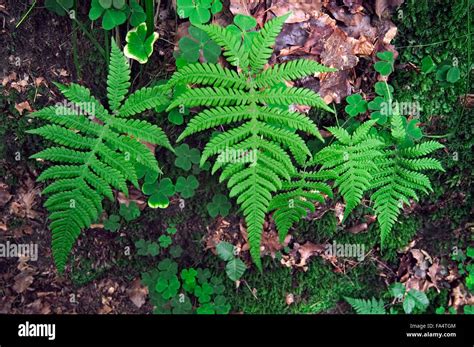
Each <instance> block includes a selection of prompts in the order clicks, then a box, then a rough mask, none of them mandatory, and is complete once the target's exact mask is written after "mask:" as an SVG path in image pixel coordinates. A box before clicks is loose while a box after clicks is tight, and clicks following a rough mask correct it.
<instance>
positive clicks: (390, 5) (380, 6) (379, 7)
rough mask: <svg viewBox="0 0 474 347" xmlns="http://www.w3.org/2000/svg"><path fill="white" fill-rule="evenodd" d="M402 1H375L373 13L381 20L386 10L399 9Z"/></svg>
mask: <svg viewBox="0 0 474 347" xmlns="http://www.w3.org/2000/svg"><path fill="white" fill-rule="evenodd" d="M403 1H404V0H375V13H376V14H377V16H379V18H382V16H383V15H384V14H385V12H386V10H392V9H394V8H396V7H399V6H400V5H401V4H403ZM387 12H388V11H387Z"/></svg>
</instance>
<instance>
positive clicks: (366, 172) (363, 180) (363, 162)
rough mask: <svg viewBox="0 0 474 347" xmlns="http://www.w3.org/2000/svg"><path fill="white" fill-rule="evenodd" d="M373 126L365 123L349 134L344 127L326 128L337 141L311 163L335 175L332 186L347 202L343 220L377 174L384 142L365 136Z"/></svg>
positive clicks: (371, 123)
mask: <svg viewBox="0 0 474 347" xmlns="http://www.w3.org/2000/svg"><path fill="white" fill-rule="evenodd" d="M374 124H375V121H368V122H365V123H364V124H363V125H361V126H359V128H358V129H357V130H356V131H355V132H354V133H353V134H352V135H349V133H348V132H347V131H346V130H345V129H343V128H336V127H332V128H328V130H329V131H330V132H331V133H332V134H333V135H334V136H335V137H336V138H337V139H338V141H337V142H335V143H334V144H332V145H330V146H328V147H326V148H324V149H322V150H321V151H320V152H318V154H317V155H316V156H315V158H314V161H313V163H317V164H321V165H322V168H323V169H325V170H329V171H330V172H333V173H334V174H335V176H336V179H335V181H334V183H335V187H338V188H339V193H340V194H341V195H342V196H343V197H344V201H345V203H346V207H345V210H344V219H346V218H347V217H348V215H349V214H350V212H351V211H352V210H353V209H354V208H355V207H356V206H357V205H359V203H360V202H361V200H362V197H363V195H364V193H365V192H366V191H367V190H368V189H369V188H370V186H371V183H372V179H373V175H374V173H375V172H376V171H377V166H376V164H375V160H376V159H377V158H378V157H380V156H382V155H383V153H382V151H381V148H382V147H383V146H384V143H383V142H382V141H380V140H378V139H376V138H372V137H370V136H369V134H368V133H369V130H370V128H371V127H372V126H373V125H374Z"/></svg>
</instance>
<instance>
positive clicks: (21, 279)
mask: <svg viewBox="0 0 474 347" xmlns="http://www.w3.org/2000/svg"><path fill="white" fill-rule="evenodd" d="M14 279H15V284H14V285H13V290H14V291H15V292H17V293H18V294H21V293H23V292H24V291H25V290H26V289H28V288H29V287H30V285H31V284H32V283H33V280H34V277H33V276H32V275H31V274H30V273H29V272H20V273H19V274H18V275H16V276H15V278H14Z"/></svg>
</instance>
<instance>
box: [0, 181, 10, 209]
mask: <svg viewBox="0 0 474 347" xmlns="http://www.w3.org/2000/svg"><path fill="white" fill-rule="evenodd" d="M11 198H12V195H11V194H10V192H9V188H8V186H7V185H6V184H5V183H3V182H0V208H2V207H3V206H5V205H6V204H7V203H8V202H9V201H10V199H11Z"/></svg>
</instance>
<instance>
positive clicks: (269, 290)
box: [228, 258, 384, 314]
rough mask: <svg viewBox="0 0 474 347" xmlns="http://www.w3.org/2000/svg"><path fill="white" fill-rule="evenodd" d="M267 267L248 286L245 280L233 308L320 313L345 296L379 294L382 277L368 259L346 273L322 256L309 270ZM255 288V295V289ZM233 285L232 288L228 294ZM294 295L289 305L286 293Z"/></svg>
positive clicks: (233, 299)
mask: <svg viewBox="0 0 474 347" xmlns="http://www.w3.org/2000/svg"><path fill="white" fill-rule="evenodd" d="M266 263H267V268H266V270H265V272H264V274H260V273H249V274H248V275H247V276H246V277H245V281H246V282H247V284H248V286H249V287H250V289H249V287H247V286H246V285H245V284H244V283H241V285H240V288H239V289H237V290H234V294H233V295H232V297H231V304H232V306H233V310H234V311H236V312H244V313H256V314H282V313H293V314H297V313H320V312H325V311H328V310H330V309H331V308H333V307H334V306H335V305H336V304H337V303H338V302H339V301H341V300H342V298H343V296H366V295H369V296H372V295H378V289H377V288H384V286H383V285H382V284H380V285H376V284H377V283H378V282H379V281H380V280H379V277H378V275H377V271H376V268H375V266H374V265H373V264H372V263H369V262H364V263H362V264H360V265H359V266H357V267H356V268H354V269H352V270H350V271H349V272H348V273H346V274H337V273H335V272H333V269H332V267H331V265H329V264H328V263H326V262H324V261H323V260H321V259H320V258H314V259H312V260H311V263H310V266H309V268H308V271H307V272H303V271H300V270H292V269H288V268H284V267H281V265H277V267H273V268H268V265H269V264H268V261H267V262H266ZM253 288H255V289H256V292H255V296H256V297H257V298H255V297H254V295H253V294H252V292H251V289H253ZM230 292H231V288H229V289H228V293H230ZM288 294H293V296H294V298H295V302H294V303H293V304H291V305H287V304H286V301H285V300H286V296H287V295H288Z"/></svg>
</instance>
